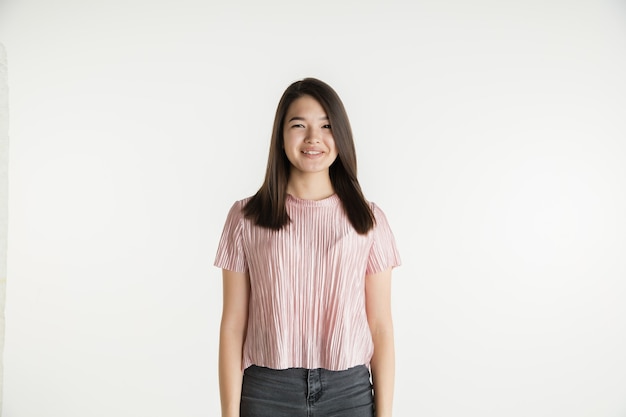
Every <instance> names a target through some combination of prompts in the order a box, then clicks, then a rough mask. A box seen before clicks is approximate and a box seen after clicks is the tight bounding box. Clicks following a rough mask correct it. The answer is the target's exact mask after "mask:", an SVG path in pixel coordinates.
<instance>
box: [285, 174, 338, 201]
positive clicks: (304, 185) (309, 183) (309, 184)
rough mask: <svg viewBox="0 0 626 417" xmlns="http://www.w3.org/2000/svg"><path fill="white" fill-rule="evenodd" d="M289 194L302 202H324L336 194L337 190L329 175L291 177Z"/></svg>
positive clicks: (288, 183)
mask: <svg viewBox="0 0 626 417" xmlns="http://www.w3.org/2000/svg"><path fill="white" fill-rule="evenodd" d="M287 194H291V195H292V196H294V197H297V198H300V199H302V200H323V199H325V198H328V197H330V196H331V195H333V194H335V190H334V188H333V184H332V183H331V182H330V177H329V176H328V175H315V176H312V175H306V176H299V175H291V176H290V177H289V181H288V182H287Z"/></svg>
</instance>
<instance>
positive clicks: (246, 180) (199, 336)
mask: <svg viewBox="0 0 626 417" xmlns="http://www.w3.org/2000/svg"><path fill="white" fill-rule="evenodd" d="M7 3H8V4H7ZM0 7H1V9H0V42H1V43H3V44H4V45H5V47H6V52H7V56H8V75H9V89H10V90H9V92H10V105H11V108H10V110H11V113H10V114H11V123H10V140H11V145H10V171H9V195H10V201H9V235H8V239H9V251H8V280H7V297H6V344H5V350H4V366H5V370H4V404H3V414H2V415H3V417H41V416H46V417H85V416H90V417H99V416H106V417H110V416H115V417H137V416H150V417H160V416H163V417H165V416H167V417H170V416H174V415H175V416H185V417H195V416H198V417H199V416H215V415H218V410H219V401H218V389H217V377H216V376H217V369H216V364H217V336H218V323H219V315H220V309H221V278H220V272H219V270H217V269H216V268H214V267H213V266H212V262H213V257H214V255H215V250H216V245H217V241H218V238H219V234H220V232H221V229H222V225H223V221H224V220H225V216H226V213H227V210H228V208H229V207H230V205H231V204H232V202H233V201H234V200H235V199H238V198H242V197H245V196H247V195H249V194H251V193H253V192H254V191H255V190H256V189H257V187H258V186H259V185H260V183H261V180H262V176H263V173H264V169H265V162H266V154H267V150H268V144H269V133H270V130H271V123H272V118H273V114H274V110H275V108H276V104H277V100H278V98H279V97H280V94H281V93H282V91H283V89H284V88H285V87H286V86H287V85H288V84H290V83H291V82H292V81H294V80H296V79H299V78H302V77H305V76H315V77H319V78H321V79H323V80H325V81H327V82H328V83H330V84H331V85H332V86H334V87H335V89H336V90H337V91H338V92H339V94H340V95H341V96H342V98H343V99H344V102H345V105H346V107H347V109H348V112H349V114H350V116H351V121H352V124H353V129H354V132H355V135H356V140H357V152H358V155H359V162H360V167H359V168H360V177H361V182H362V184H363V187H364V190H365V192H366V194H367V196H368V197H369V198H370V199H371V200H373V201H376V202H377V203H378V204H379V205H380V206H381V207H382V208H383V209H384V210H385V212H386V213H387V216H388V218H389V220H390V223H391V225H392V227H393V228H394V230H395V233H396V238H397V240H398V244H399V247H400V250H401V253H402V257H403V266H402V267H400V268H398V269H397V270H396V272H395V275H394V277H395V278H394V308H395V320H396V332H397V336H396V340H397V353H398V357H397V360H398V369H397V394H396V411H397V415H398V416H428V417H439V416H442V417H443V416H445V417H452V416H480V417H491V416H494V417H495V416H498V417H500V416H507V417H527V416H533V417H543V416H546V417H553V416H567V417H587V416H593V417H621V416H624V415H626V396H625V395H624V393H625V392H626V355H624V354H623V352H625V351H626V303H624V299H626V263H625V262H624V259H625V256H624V254H625V253H626V217H625V216H624V213H626V192H625V190H626V168H625V166H626V164H625V163H626V135H625V134H626V117H625V115H626V81H625V78H624V74H626V20H625V19H626V6H624V4H623V3H622V2H618V1H605V0H587V1H585V0H580V1H571V0H570V1H559V0H544V1H539V0H525V1H521V0H520V1H489V0H477V1H472V2H468V1H460V0H457V1H454V0H440V1H435V0H431V1H421V2H408V1H407V2H399V1H398V2H367V1H359V2H356V1H355V2H333V1H320V2H290V1H282V2H279V1H273V2H255V1H242V2H226V1H223V2H219V3H217V2H207V1H199V0H178V1H176V2H174V1H172V2H169V3H167V2H163V1H147V0H124V1H122V0H109V1H106V2H104V1H100V2H96V1H78V0H56V1H53V2H52V1H45V0H22V1H20V2H3V4H2V6H0Z"/></svg>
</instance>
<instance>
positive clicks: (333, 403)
mask: <svg viewBox="0 0 626 417" xmlns="http://www.w3.org/2000/svg"><path fill="white" fill-rule="evenodd" d="M241 417H374V397H373V394H372V384H371V380H370V372H369V369H368V368H367V367H366V366H364V365H359V366H355V367H354V368H350V369H348V370H345V371H328V370H326V369H303V368H291V369H285V370H276V369H270V368H263V367H259V366H254V365H253V366H251V367H249V368H247V369H245V370H244V375H243V385H242V390H241Z"/></svg>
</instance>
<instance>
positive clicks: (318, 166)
mask: <svg viewBox="0 0 626 417" xmlns="http://www.w3.org/2000/svg"><path fill="white" fill-rule="evenodd" d="M283 138H284V147H285V153H286V154H287V158H288V159H289V162H291V167H292V168H291V172H292V174H294V173H295V174H313V173H320V172H326V173H328V168H329V167H330V166H331V164H332V163H333V162H334V161H335V159H336V158H337V148H336V147H335V139H334V138H333V131H332V129H331V126H330V124H329V121H328V116H327V114H326V112H325V111H324V108H323V107H322V106H321V104H320V103H319V102H318V101H317V100H315V99H314V98H313V97H311V96H302V97H300V98H298V99H297V100H295V101H294V102H293V103H291V105H290V106H289V108H288V109H287V114H286V117H285V124H284V126H283Z"/></svg>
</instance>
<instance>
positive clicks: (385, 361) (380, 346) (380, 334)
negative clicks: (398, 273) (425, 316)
mask: <svg viewBox="0 0 626 417" xmlns="http://www.w3.org/2000/svg"><path fill="white" fill-rule="evenodd" d="M391 270H392V268H389V269H387V270H385V271H382V272H379V273H376V274H371V275H367V276H366V277H365V304H366V305H365V307H366V311H367V321H368V323H369V327H370V331H371V333H372V339H373V341H374V355H373V356H372V360H371V369H372V383H373V385H374V403H375V406H376V417H391V414H392V413H391V410H392V403H393V390H394V379H395V348H394V338H393V320H392V317H391Z"/></svg>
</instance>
